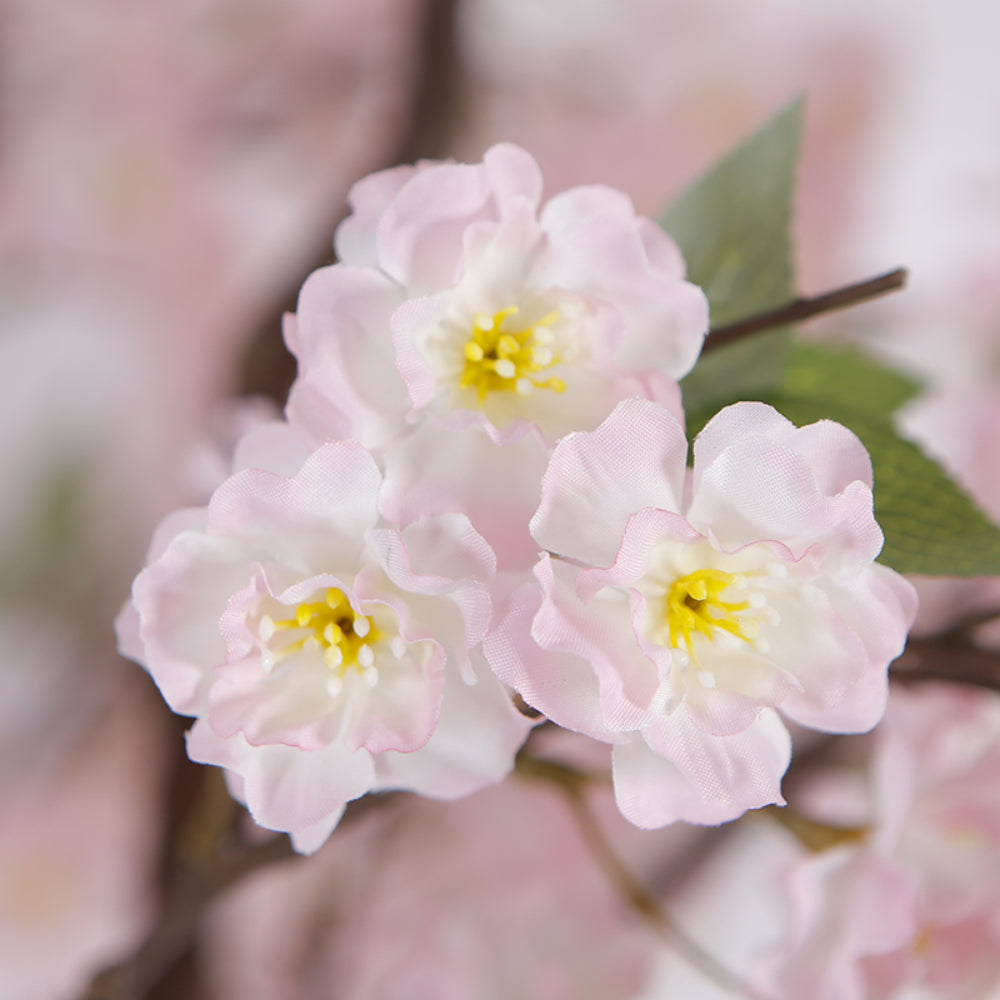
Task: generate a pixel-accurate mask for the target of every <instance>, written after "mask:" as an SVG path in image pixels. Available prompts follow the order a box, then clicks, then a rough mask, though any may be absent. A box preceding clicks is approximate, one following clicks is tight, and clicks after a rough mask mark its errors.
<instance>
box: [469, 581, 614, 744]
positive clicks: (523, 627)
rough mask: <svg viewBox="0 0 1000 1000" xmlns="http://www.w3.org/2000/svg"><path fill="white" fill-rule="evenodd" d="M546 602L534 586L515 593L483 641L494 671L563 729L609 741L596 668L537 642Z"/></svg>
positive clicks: (573, 656) (579, 658) (582, 660)
mask: <svg viewBox="0 0 1000 1000" xmlns="http://www.w3.org/2000/svg"><path fill="white" fill-rule="evenodd" d="M541 604H542V592H541V590H540V588H539V587H538V585H537V584H535V583H530V584H525V585H524V586H523V587H521V588H520V589H519V590H517V591H516V592H515V594H514V595H513V597H512V598H511V600H510V602H509V604H508V606H507V607H506V609H505V612H504V614H503V616H502V617H501V618H500V620H499V621H498V623H497V625H496V627H495V628H494V629H493V630H492V631H491V632H490V634H489V635H487V637H486V639H485V640H484V641H483V652H484V653H485V654H486V659H487V660H488V661H489V664H490V668H491V669H492V670H493V672H494V673H495V674H496V675H497V677H499V678H500V680H501V681H503V682H504V683H505V684H509V685H510V686H511V687H512V688H513V689H514V690H515V691H517V692H518V693H519V694H520V695H521V697H522V698H523V699H524V700H525V702H527V704H529V705H531V706H532V707H533V708H537V709H539V710H540V711H542V712H545V711H546V708H548V709H550V710H551V711H553V712H554V713H555V715H556V716H558V722H559V724H560V725H561V726H563V727H565V728H567V729H572V730H575V731H576V732H579V733H587V734H589V735H591V736H594V737H595V738H597V739H605V738H606V733H607V726H606V724H605V721H604V718H603V716H602V715H601V712H600V688H599V685H598V681H597V674H596V673H595V672H594V670H593V668H592V667H591V666H590V665H589V664H588V663H587V662H586V660H584V659H583V658H582V657H581V656H578V655H576V654H575V653H569V652H562V651H558V650H551V649H547V648H545V647H544V646H540V645H539V644H538V643H536V642H535V640H534V639H533V638H532V621H533V619H534V617H535V615H536V614H537V613H538V611H539V609H540V608H541Z"/></svg>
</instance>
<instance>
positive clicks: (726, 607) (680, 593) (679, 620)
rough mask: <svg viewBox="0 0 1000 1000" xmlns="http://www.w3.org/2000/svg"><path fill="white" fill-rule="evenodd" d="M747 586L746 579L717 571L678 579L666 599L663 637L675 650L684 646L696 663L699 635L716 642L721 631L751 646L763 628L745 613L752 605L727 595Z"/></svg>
mask: <svg viewBox="0 0 1000 1000" xmlns="http://www.w3.org/2000/svg"><path fill="white" fill-rule="evenodd" d="M741 584H742V587H741V586H740V585H741ZM745 585H746V580H745V578H742V577H738V576H737V575H736V574H732V573H726V572H725V571H723V570H716V569H702V570H696V571H695V572H694V573H688V574H687V575H686V576H682V577H680V579H678V580H675V581H674V582H673V583H672V584H671V585H670V588H669V590H668V591H667V595H666V597H665V598H664V603H663V610H664V612H665V614H664V618H665V621H664V622H663V624H662V625H661V626H660V629H659V631H660V633H661V636H662V638H669V644H670V645H671V646H672V647H674V648H675V649H679V648H680V647H681V646H684V647H685V648H686V650H687V652H688V654H689V655H690V656H691V658H692V659H695V660H696V659H697V657H696V655H695V649H694V637H695V636H696V635H703V636H704V637H705V638H706V639H707V640H708V641H709V642H712V641H713V640H714V638H715V636H716V634H717V633H718V632H726V633H728V634H729V635H732V636H734V637H735V638H737V639H740V640H742V641H743V642H746V643H748V644H751V643H752V641H753V639H755V638H756V636H757V633H758V631H759V625H758V623H757V622H756V621H754V620H753V619H750V618H747V617H745V616H744V615H743V614H742V612H744V611H747V610H748V609H749V608H750V602H749V601H745V600H736V601H734V600H726V599H725V597H724V596H723V595H725V594H726V591H728V590H729V589H730V588H733V589H735V590H741V589H743V587H745ZM664 626H665V628H664ZM664 633H665V634H664Z"/></svg>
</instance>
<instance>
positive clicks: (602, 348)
mask: <svg viewBox="0 0 1000 1000" xmlns="http://www.w3.org/2000/svg"><path fill="white" fill-rule="evenodd" d="M350 204H351V209H352V212H351V215H350V216H349V217H348V218H347V219H346V221H345V222H343V223H342V224H341V226H340V227H339V229H338V231H337V234H336V239H335V249H336V252H337V256H338V259H339V263H337V264H335V265H332V266H330V267H326V268H323V269H321V270H319V271H316V272H315V273H314V274H312V275H311V276H310V277H309V279H308V280H307V281H306V283H305V285H304V286H303V288H302V291H301V295H300V298H299V303H298V309H297V312H296V314H295V315H294V316H290V317H288V320H287V323H286V326H285V338H286V341H287V343H288V346H289V348H290V349H291V351H292V352H293V353H294V354H295V356H296V358H297V360H298V363H299V373H298V377H297V379H296V382H295V384H294V385H293V387H292V390H291V392H290V394H289V399H288V405H287V409H286V413H285V420H284V421H282V422H281V423H277V424H266V425H261V426H259V427H257V428H255V429H253V430H251V431H250V432H249V433H248V434H247V435H246V436H245V437H244V438H243V439H242V440H241V441H240V443H239V444H238V445H237V447H236V450H235V455H234V472H233V474H232V476H231V477H230V478H229V479H227V480H226V481H225V482H223V483H222V484H221V485H220V486H219V487H218V489H217V490H216V492H215V494H214V495H213V497H212V499H211V501H210V503H209V504H208V505H207V507H206V508H204V509H198V510H186V511H182V512H178V513H176V514H174V515H172V516H171V517H169V518H168V519H167V520H166V521H165V522H164V524H163V525H162V526H161V527H160V529H159V531H158V533H157V536H156V538H155V539H154V542H153V546H152V550H151V552H150V556H149V562H148V565H147V567H146V568H145V569H144V570H143V571H142V573H140V574H139V576H138V578H137V579H136V581H135V584H134V587H133V592H132V600H131V602H130V603H129V605H128V606H127V607H126V609H125V610H124V611H123V613H122V615H121V617H120V619H119V636H120V642H121V645H122V648H123V650H124V651H125V652H126V653H128V654H129V655H130V656H132V657H133V658H135V659H137V660H139V661H140V662H142V663H143V664H144V665H145V666H146V668H147V669H148V670H149V672H150V673H151V674H152V676H153V678H154V680H155V681H156V683H157V685H158V686H159V688H160V690H161V692H162V693H163V696H164V697H165V699H166V700H167V702H168V703H169V704H170V706H171V708H173V709H174V710H175V711H177V712H179V713H182V714H186V715H190V716H193V717H194V718H195V719H196V721H195V723H194V725H193V727H192V729H191V731H190V733H189V737H188V750H189V754H190V755H191V756H192V758H194V759H195V760H199V761H203V762H206V763H211V764H216V765H220V766H222V767H223V768H225V771H226V775H227V780H228V783H229V787H230V789H231V791H232V792H233V794H234V795H235V796H237V797H238V798H240V799H241V800H243V801H244V802H245V803H246V804H247V806H248V807H249V809H250V811H251V813H252V815H253V816H254V818H255V819H256V820H257V821H258V822H259V823H260V824H261V825H263V826H266V827H269V828H272V829H276V830H285V831H288V832H289V833H290V834H291V835H292V839H293V842H294V843H295V846H296V847H297V849H299V850H301V851H304V852H309V851H312V850H315V849H316V848H317V847H318V846H320V845H321V844H322V843H323V842H324V840H325V839H326V838H327V836H328V835H329V833H330V832H331V830H332V829H333V828H334V827H335V825H336V824H337V822H338V820H339V818H340V816H341V815H342V813H343V810H344V808H345V806H346V804H347V803H348V802H349V801H351V800H353V799H356V798H358V797H359V796H361V795H363V794H365V793H367V792H369V791H375V790H383V789H407V790H411V791H415V792H418V793H420V794H423V795H427V796H431V797H436V798H457V797H460V796H463V795H466V794H469V793H471V792H473V791H475V790H477V789H479V788H482V787H485V786H487V785H490V784H495V783H497V782H498V781H500V780H502V779H503V778H504V776H505V775H506V774H508V773H509V771H510V770H511V768H512V767H513V763H514V758H515V755H516V753H517V751H518V749H519V748H520V746H521V745H522V743H523V742H524V740H525V738H526V737H527V735H528V733H529V732H530V730H531V728H532V726H533V725H535V724H536V718H537V716H536V714H535V713H532V714H531V715H529V714H526V713H522V712H521V711H519V710H518V707H517V706H518V704H526V705H528V706H530V707H531V708H532V709H534V710H536V713H541V717H545V718H547V719H549V720H551V721H552V722H553V723H555V724H557V725H560V726H563V727H565V728H568V729H572V730H575V731H578V732H581V733H584V734H586V735H588V736H590V737H592V738H594V739H595V740H598V741H601V742H603V743H605V744H610V745H611V746H612V747H613V750H612V766H613V778H614V787H615V797H616V801H617V803H618V806H619V809H620V810H621V811H622V813H623V814H624V815H625V816H626V817H627V818H628V819H629V820H631V821H632V822H633V823H635V824H636V825H638V826H641V827H658V826H663V825H665V824H668V823H671V822H674V821H677V820H686V821H689V822H695V823H720V822H724V821H727V820H730V819H734V818H736V817H737V816H739V815H741V814H742V813H743V812H745V811H746V810H748V809H752V808H756V807H759V806H763V805H766V804H768V803H780V802H781V801H782V798H781V791H780V782H781V777H782V775H783V773H784V771H785V769H786V767H787V765H788V762H789V758H790V753H791V739H790V736H789V732H788V729H787V728H786V726H785V724H784V722H783V717H784V718H787V719H789V720H791V721H793V722H795V723H797V724H799V725H803V726H806V727H810V728H813V729H819V730H824V731H830V732H860V731H864V730H866V729H869V728H871V727H872V726H873V725H875V723H876V722H877V721H878V720H879V718H880V717H881V715H882V713H883V711H884V709H885V703H886V696H887V681H886V671H887V667H888V664H889V663H890V661H891V660H892V659H893V658H894V657H895V656H897V655H898V654H899V652H900V651H901V649H902V646H903V643H904V641H905V636H906V631H907V629H908V627H909V625H910V624H911V623H912V620H913V616H914V614H915V610H916V599H915V596H914V593H913V590H912V587H911V586H910V585H909V584H908V583H907V582H906V581H905V580H903V579H902V578H901V577H900V576H899V575H898V574H896V573H895V572H893V571H892V570H890V569H888V568H886V567H884V566H881V565H879V564H877V563H875V561H874V560H875V558H876V557H877V556H878V554H879V551H880V548H881V544H882V534H881V531H880V529H879V527H878V525H877V523H876V522H875V519H874V516H873V506H872V470H871V464H870V461H869V458H868V455H867V453H866V452H865V449H864V447H863V446H862V444H861V443H860V442H859V441H858V439H857V438H856V437H855V436H854V435H853V434H852V433H851V432H849V431H848V430H846V429H845V428H843V427H841V426H840V425H838V424H835V423H833V422H830V421H820V422H818V423H816V424H812V425H809V426H807V427H802V428H797V427H795V426H794V425H792V424H791V423H790V422H789V421H787V420H786V419H785V418H784V417H782V416H781V415H780V414H779V413H777V412H776V411H775V410H774V409H772V408H771V407H768V406H766V405H764V404H761V403H753V402H744V403H737V404H735V405H733V406H730V407H728V408H727V409H725V410H723V411H722V412H721V413H719V414H718V415H717V416H716V417H715V418H714V419H713V420H711V421H710V422H709V423H708V425H707V426H706V427H705V429H704V430H703V431H702V432H701V434H700V435H699V436H698V437H697V440H696V441H695V444H694V448H693V464H692V465H691V466H690V467H689V466H688V445H687V437H686V434H685V428H684V412H683V407H682V399H681V392H680V389H679V386H678V380H679V379H680V378H681V377H682V376H684V375H685V374H686V373H687V372H688V371H690V369H691V368H692V367H693V366H694V364H695V362H696V360H697V358H698V355H699V352H700V350H701V347H702V344H703V341H704V337H705V334H706V332H707V330H708V325H709V318H708V303H707V300H706V298H705V296H704V294H703V293H702V292H701V290H700V289H698V288H697V287H695V286H694V285H693V284H691V283H690V282H688V281H686V280H685V268H684V262H683V259H682V257H681V254H680V252H679V250H678V248H677V246H676V245H675V243H674V242H673V241H672V240H671V238H670V237H669V236H668V235H667V234H666V233H665V232H664V231H663V230H662V229H661V228H660V227H659V226H657V225H656V224H655V223H654V222H652V221H651V220H649V219H645V218H642V217H639V216H637V215H636V213H635V211H634V209H633V207H632V204H631V202H630V201H629V200H628V198H627V197H626V196H625V195H623V194H621V193H620V192H617V191H614V190H612V189H610V188H606V187H601V186H587V187H578V188H574V189H571V190H569V191H566V192H564V193H562V194H559V195H556V196H555V197H552V198H550V199H549V200H548V201H545V202H544V203H543V199H542V178H541V175H540V173H539V170H538V168H537V165H536V164H535V162H534V161H533V160H532V158H531V157H530V156H529V155H528V154H527V153H525V152H524V151H523V150H521V149H518V148H517V147H514V146H511V145H499V146H495V147H493V148H492V149H490V150H489V151H488V152H487V153H486V154H485V157H484V159H483V162H482V163H480V164H475V165H466V164H455V163H426V162H425V163H420V164H418V165H416V166H412V167H411V166H407V167H399V168H396V169H393V170H388V171H384V172H381V173H378V174H375V175H373V176H371V177H369V178H367V179H365V180H363V181H361V182H360V183H359V184H357V185H356V186H355V187H354V189H353V190H352V192H351V196H350ZM515 696H517V697H515Z"/></svg>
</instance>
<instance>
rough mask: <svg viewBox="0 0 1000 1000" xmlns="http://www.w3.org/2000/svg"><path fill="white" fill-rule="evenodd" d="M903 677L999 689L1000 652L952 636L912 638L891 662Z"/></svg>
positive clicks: (897, 673) (912, 679)
mask: <svg viewBox="0 0 1000 1000" xmlns="http://www.w3.org/2000/svg"><path fill="white" fill-rule="evenodd" d="M892 676H893V677H894V678H895V679H897V680H900V681H904V682H908V681H949V682H951V683H952V684H966V685H970V686H973V687H981V688H986V689H988V690H990V691H1000V653H996V652H991V651H990V650H988V649H980V648H979V647H978V646H973V645H971V644H969V643H960V642H956V641H955V640H954V639H953V638H939V637H933V638H928V639H911V640H910V641H909V642H908V643H907V644H906V649H904V650H903V653H902V655H901V656H900V657H899V658H898V659H897V660H896V661H895V662H894V663H893V665H892Z"/></svg>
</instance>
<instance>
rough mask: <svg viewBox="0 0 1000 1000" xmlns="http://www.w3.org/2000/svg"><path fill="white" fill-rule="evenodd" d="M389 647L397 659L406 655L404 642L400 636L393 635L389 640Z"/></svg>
mask: <svg viewBox="0 0 1000 1000" xmlns="http://www.w3.org/2000/svg"><path fill="white" fill-rule="evenodd" d="M389 648H390V649H391V650H392V655H393V656H395V657H396V659H397V660H401V659H402V658H403V657H404V656H405V655H406V643H405V642H404V641H403V638H402V636H398V635H396V636H393V638H392V639H391V641H390V642H389Z"/></svg>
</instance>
